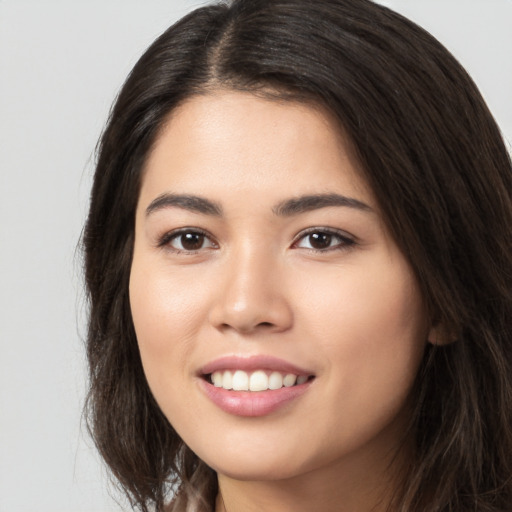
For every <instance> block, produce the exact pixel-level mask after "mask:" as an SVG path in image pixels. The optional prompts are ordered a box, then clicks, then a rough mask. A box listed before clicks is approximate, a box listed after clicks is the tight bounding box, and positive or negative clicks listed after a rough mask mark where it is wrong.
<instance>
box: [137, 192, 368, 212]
mask: <svg viewBox="0 0 512 512" xmlns="http://www.w3.org/2000/svg"><path fill="white" fill-rule="evenodd" d="M332 206H343V207H348V208H354V209H356V210H360V211H367V212H371V211H373V210H372V208H371V207H370V206H369V205H367V204H366V203H363V202H362V201H360V200H359V199H355V198H352V197H346V196H343V195H341V194H311V195H304V196H299V197H294V198H291V199H287V200H286V201H282V202H281V203H279V204H277V205H276V206H275V207H274V208H272V211H273V213H274V214H275V215H278V216H279V217H290V216H292V215H299V214H301V213H306V212H309V211H313V210H319V209H320V208H327V207H332ZM173 207H177V208H182V209H184V210H188V211H191V212H194V213H201V214H203V215H213V216H215V217H221V216H222V214H223V211H222V207H221V205H220V204H218V203H216V202H214V201H210V200H209V199H205V198H204V197H199V196H194V195H190V194H170V193H164V194H161V195H160V196H158V197H157V198H156V199H154V200H153V201H151V203H150V204H149V206H148V207H147V208H146V216H147V215H150V214H151V213H154V212H156V211H158V210H163V209H165V208H173Z"/></svg>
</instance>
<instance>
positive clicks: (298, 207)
mask: <svg viewBox="0 0 512 512" xmlns="http://www.w3.org/2000/svg"><path fill="white" fill-rule="evenodd" d="M330 206H344V207H348V208H355V209H356V210H360V211H364V212H372V211H373V209H372V208H371V207H370V206H369V205H367V204H366V203H363V202H362V201H359V199H355V198H353V197H346V196H343V195H340V194H313V195H305V196H300V197H295V198H292V199H287V200H286V201H283V202H281V203H279V204H278V205H276V206H274V208H272V211H273V212H274V213H275V214H276V215H279V216H280V217H289V216H291V215H298V214H300V213H305V212H310V211H312V210H318V209H320V208H327V207H330Z"/></svg>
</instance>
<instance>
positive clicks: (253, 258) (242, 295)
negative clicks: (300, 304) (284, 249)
mask: <svg viewBox="0 0 512 512" xmlns="http://www.w3.org/2000/svg"><path fill="white" fill-rule="evenodd" d="M221 274H222V277H221V285H220V286H219V287H218V290H217V293H216V296H215V300H214V303H213V305H212V308H211V310H210V323H211V324H212V325H213V326H214V327H216V328H217V329H219V330H221V331H229V330H232V331H236V332H238V333H241V334H246V335H247V334H252V333H257V332H266V333H277V332H283V331H286V330H287V329H289V328H290V327H291V325H292V323H293V312H292V308H291V304H290V302H289V300H288V298H287V293H286V292H287V290H286V286H284V282H283V272H282V268H280V267H279V263H278V262H277V261H276V259H275V258H272V257H271V256H269V255H265V254H262V253H261V251H253V250H251V249H250V248H246V249H245V250H243V251H237V252H236V253H234V254H233V255H232V257H231V258H230V259H229V260H226V261H225V262H224V264H223V269H222V272H221Z"/></svg>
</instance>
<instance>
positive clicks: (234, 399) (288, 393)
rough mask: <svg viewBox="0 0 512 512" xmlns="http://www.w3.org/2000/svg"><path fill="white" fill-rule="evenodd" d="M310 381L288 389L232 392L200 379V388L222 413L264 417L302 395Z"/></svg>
mask: <svg viewBox="0 0 512 512" xmlns="http://www.w3.org/2000/svg"><path fill="white" fill-rule="evenodd" d="M310 384H311V381H308V382H305V383H304V384H300V385H297V386H291V387H289V388H286V387H283V388H280V389H274V390H268V391H233V390H227V389H224V388H218V387H215V386H214V385H213V384H210V383H209V382H207V381H205V380H203V379H201V380H200V386H201V388H202V389H203V391H204V392H205V393H206V395H207V396H208V398H209V399H210V400H211V401H212V402H213V403H214V404H215V405H217V406H218V407H219V408H220V409H222V410H223V411H224V412H227V413H229V414H233V415H235V416H250V417H256V416H266V415H267V414H271V413H273V412H275V411H277V410H278V409H281V408H282V407H284V406H285V405H287V404H289V403H290V402H292V401H293V400H295V399H296V398H299V397H300V396H301V395H303V394H304V393H305V392H306V391H307V390H308V389H309V386H310Z"/></svg>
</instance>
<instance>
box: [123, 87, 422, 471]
mask: <svg viewBox="0 0 512 512" xmlns="http://www.w3.org/2000/svg"><path fill="white" fill-rule="evenodd" d="M130 301H131V308H132V315H133V321H134V325H135V330H136V334H137V339H138V343H139V348H140V354H141V358H142V362H143V366H144V371H145V373H146V376H147V380H148V383H149V386H150V388H151V391H152V392H153V394H154V396H155V398H156V400H157V402H158V404H159V406H160V407H161V409H162V411H163V412H164V414H165V415H166V417H167V418H168V419H169V421H170V422H171V424H172V425H173V427H174V428H175V429H176V431H177V432H178V433H179V435H180V436H181V437H182V439H183V440H184V441H185V442H186V443H187V444H188V446H190V447H191V449H192V450H193V451H194V452H195V453H196V454H197V455H198V456H199V457H200V458H201V459H203V460H204V461H205V462H206V463H207V464H208V465H210V466H212V467H213V468H214V469H215V470H217V472H219V474H221V475H230V476H231V477H234V478H239V479H259V480H262V479H281V478H292V477H294V476H297V475H301V474H305V473H310V472H312V471H315V470H320V469H321V468H326V467H334V466H338V467H343V465H344V464H349V462H350V463H351V464H354V463H357V461H361V460H365V461H367V464H368V467H370V466H371V465H372V464H374V463H375V461H376V460H377V459H378V458H380V457H383V456H384V455H383V454H384V453H388V452H389V450H390V446H393V443H396V442H398V441H400V440H401V438H402V436H403V425H404V418H407V411H408V402H407V398H408V396H409V395H410V390H411V386H412V384H413V381H414V378H415V376H416V373H417V370H418V366H419V363H420V360H421V358H422V355H423V351H424V346H425V342H426V339H427V335H428V332H427V325H426V322H425V315H424V306H423V303H422V299H421V296H420V293H419V290H418V286H417V284H416V281H415V278H414V275H413V273H412V271H411V268H410V266H409V264H408V262H407V261H406V260H405V258H404V256H403V255H402V254H401V252H400V251H399V249H398V248H397V246H396V245H395V243H394V241H393V240H392V239H391V237H390V235H389V234H388V232H387V230H386V228H385V226H384V224H383V222H382V219H381V216H380V213H379V209H378V207H377V204H376V201H375V199H374V197H373V196H372V193H371V191H370V190H369V189H368V187H367V186H366V184H365V182H364V181H363V180H362V178H361V177H360V173H359V171H358V163H357V161H356V160H355V159H354V157H353V155H352V153H351V151H350V148H349V146H348V145H347V144H346V143H345V141H344V138H343V136H342V133H341V131H340V129H339V128H338V127H337V126H336V123H335V122H334V120H333V119H331V118H330V117H329V115H328V114H326V113H325V112H323V111H322V110H320V109H315V108H313V107H309V106H305V105H301V104H296V103H291V102H283V103H280V102H276V101H270V100H266V99H261V98H257V97H255V96H253V95H251V94H249V93H240V92H218V93H215V94H211V95H204V96H198V97H194V98H192V99H189V100H188V101H187V102H186V103H184V104H183V105H182V106H181V107H179V108H178V109H177V110H175V111H174V112H173V113H172V116H171V117H170V118H169V121H168V123H167V124H166V126H165V127H164V129H163V130H162V132H161V134H160V136H159V138H158V140H157V141H156V144H155V146H154V149H153V151H152V153H151V155H150V157H149V159H148V162H147V166H146V168H145V173H144V175H143V180H142V187H141V192H140V198H139V203H138V207H137V212H136V236H135V247H134V255H133V263H132V268H131V279H130ZM298 447H300V449H298ZM347 467H348V466H347Z"/></svg>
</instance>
